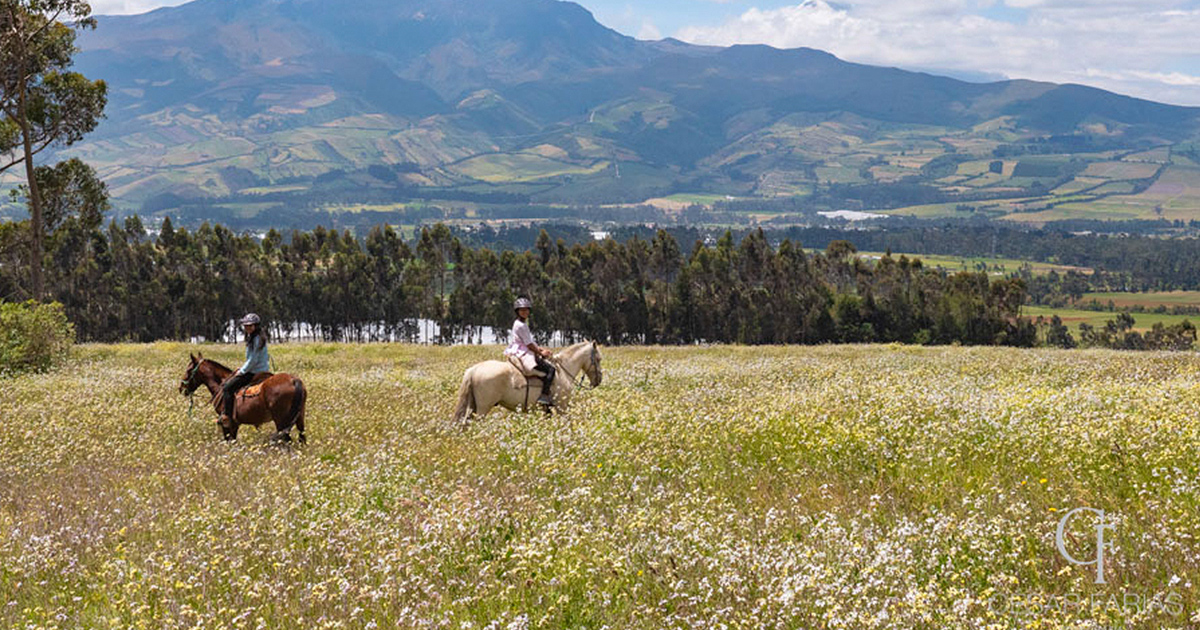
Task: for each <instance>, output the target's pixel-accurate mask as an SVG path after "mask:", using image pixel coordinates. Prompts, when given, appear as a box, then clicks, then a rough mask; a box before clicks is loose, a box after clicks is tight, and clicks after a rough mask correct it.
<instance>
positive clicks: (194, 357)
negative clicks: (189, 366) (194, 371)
mask: <svg viewBox="0 0 1200 630" xmlns="http://www.w3.org/2000/svg"><path fill="white" fill-rule="evenodd" d="M188 358H190V359H191V360H192V363H195V362H196V355H194V354H192V353H191V352H189V353H188Z"/></svg>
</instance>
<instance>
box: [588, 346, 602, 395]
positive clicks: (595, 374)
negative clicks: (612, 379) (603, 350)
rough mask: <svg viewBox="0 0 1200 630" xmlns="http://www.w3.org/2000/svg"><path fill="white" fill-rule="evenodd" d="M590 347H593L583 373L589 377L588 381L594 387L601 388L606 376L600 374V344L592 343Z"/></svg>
mask: <svg viewBox="0 0 1200 630" xmlns="http://www.w3.org/2000/svg"><path fill="white" fill-rule="evenodd" d="M588 345H589V346H591V347H590V349H589V353H590V356H589V358H588V360H587V362H586V363H584V364H583V371H584V373H585V374H587V375H588V380H589V381H591V382H592V387H600V380H601V379H602V378H603V377H604V374H602V373H601V372H600V344H598V343H596V342H595V341H592V342H590V343H589V344H588Z"/></svg>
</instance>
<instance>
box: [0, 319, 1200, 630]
mask: <svg viewBox="0 0 1200 630" xmlns="http://www.w3.org/2000/svg"><path fill="white" fill-rule="evenodd" d="M197 348H199V349H200V350H202V351H203V352H204V354H205V356H206V357H211V358H214V359H217V360H220V361H225V362H228V363H235V362H237V361H238V357H239V356H240V354H241V349H240V348H239V347H237V346H219V345H213V346H190V345H185V344H168V343H160V344H154V345H84V346H79V347H77V348H76V349H75V350H74V351H73V355H72V358H71V359H70V360H69V361H68V362H67V363H66V365H65V366H64V367H62V368H61V369H59V370H58V371H55V372H51V373H45V374H25V375H21V376H14V377H8V378H5V379H0V628H5V629H9V628H12V629H18V628H19V629H30V630H32V629H43V628H45V629H49V628H58V629H76V628H81V629H93V628H97V629H99V628H136V629H158V628H162V629H167V628H189V629H190V628H205V629H206V628H212V629H218V628H222V629H263V628H314V629H316V628H348V629H351V628H353V629H357V628H381V629H383V628H453V629H484V628H494V629H500V628H513V629H516V628H614V629H617V628H847V629H863V628H897V629H899V628H905V629H907V628H979V629H984V628H996V629H999V628H1038V629H1053V628H1108V627H1122V628H1179V629H1184V628H1195V627H1200V540H1198V539H1197V537H1198V536H1200V498H1198V497H1200V357H1198V356H1197V355H1195V354H1194V353H1153V352H1148V353H1121V352H1115V351H1107V350H1088V351H1060V350H1043V349H1039V350H1019V349H1010V348H959V347H936V348H931V347H905V346H879V345H866V346H823V347H754V348H750V347H705V348H700V347H684V348H603V349H602V352H603V370H604V382H603V384H602V385H601V386H600V387H598V388H595V389H585V390H583V391H580V392H578V393H577V395H576V397H575V399H574V401H573V404H572V407H571V409H570V411H569V413H566V414H559V415H553V416H549V417H546V416H543V415H541V414H525V415H520V414H513V413H508V412H504V411H498V412H493V413H492V414H491V415H489V416H487V417H486V418H483V419H480V420H477V421H476V422H474V423H472V424H471V425H469V426H467V427H465V428H464V427H461V426H458V425H455V424H453V423H452V422H451V421H450V417H451V414H452V410H453V406H454V402H455V392H456V390H457V387H458V385H459V381H460V379H461V376H462V373H463V370H464V369H465V368H467V367H468V366H469V365H471V364H473V363H475V362H476V361H480V360H483V359H487V358H493V357H495V356H496V355H498V353H499V348H497V347H451V348H446V347H427V346H416V345H399V344H396V345H389V344H377V345H335V344H293V345H280V346H278V347H276V348H275V349H274V351H273V355H274V359H275V361H276V363H277V367H278V370H279V371H286V372H289V373H293V374H295V375H297V376H300V377H301V378H303V379H304V382H305V383H306V385H307V386H308V390H309V400H308V413H307V417H308V438H309V442H308V444H307V445H305V446H295V445H290V446H276V445H272V444H271V443H269V441H268V439H267V438H268V436H269V434H270V431H269V427H264V428H263V430H262V431H261V432H256V431H255V430H254V429H253V428H248V429H246V430H243V431H242V433H241V437H240V440H239V441H238V442H237V443H233V444H227V443H225V442H223V441H222V440H221V437H220V431H219V429H218V427H217V426H216V423H215V415H214V414H213V412H212V409H211V408H210V407H209V406H208V404H207V403H208V400H207V395H206V394H205V393H204V392H203V390H201V392H200V393H198V394H197V397H196V400H195V403H196V404H195V407H194V409H192V410H191V412H189V401H188V399H187V398H185V397H184V396H182V395H181V394H180V393H179V392H178V389H177V388H178V384H179V381H180V379H181V378H182V377H183V376H184V370H185V368H186V367H187V363H188V353H189V352H194V351H196V350H197ZM1077 508H1089V510H1088V511H1079V510H1077ZM1100 511H1103V516H1100V515H1099V512H1100ZM1068 515H1070V517H1069V518H1065V517H1067V516H1068ZM1064 518H1065V520H1064ZM1064 551H1065V553H1064ZM1101 557H1102V561H1098V559H1100V558H1101ZM1076 562H1078V564H1076ZM1101 563H1102V564H1103V570H1102V571H1101V570H1100V567H1099V565H1100V564H1101Z"/></svg>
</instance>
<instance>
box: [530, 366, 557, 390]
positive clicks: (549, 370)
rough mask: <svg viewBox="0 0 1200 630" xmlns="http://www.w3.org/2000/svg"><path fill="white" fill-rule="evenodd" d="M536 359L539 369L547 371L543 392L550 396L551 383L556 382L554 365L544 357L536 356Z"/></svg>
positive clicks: (543, 382) (543, 381)
mask: <svg viewBox="0 0 1200 630" xmlns="http://www.w3.org/2000/svg"><path fill="white" fill-rule="evenodd" d="M534 360H536V361H537V369H539V370H541V371H542V372H545V373H546V376H545V378H543V379H542V393H543V394H545V395H547V396H549V395H550V384H551V383H553V382H554V366H553V365H550V362H549V361H547V360H545V359H543V358H542V357H534Z"/></svg>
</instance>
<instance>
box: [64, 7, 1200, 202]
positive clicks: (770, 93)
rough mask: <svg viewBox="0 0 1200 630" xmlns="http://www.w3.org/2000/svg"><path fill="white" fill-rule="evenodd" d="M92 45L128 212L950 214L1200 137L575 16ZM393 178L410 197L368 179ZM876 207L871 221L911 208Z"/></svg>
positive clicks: (101, 140)
mask: <svg viewBox="0 0 1200 630" xmlns="http://www.w3.org/2000/svg"><path fill="white" fill-rule="evenodd" d="M80 45H81V47H82V49H83V53H81V55H80V57H79V64H78V65H79V66H80V69H81V70H82V71H83V72H85V73H86V74H88V75H89V76H93V77H97V78H103V79H105V80H106V81H108V83H109V85H110V90H111V99H110V105H109V109H108V120H106V121H105V122H104V123H103V124H102V125H101V127H100V129H98V130H97V132H96V133H95V134H93V135H92V136H90V137H89V138H88V140H87V142H86V143H83V144H81V145H79V146H77V147H75V148H73V149H72V150H71V153H72V154H76V155H80V156H82V157H84V158H85V159H87V160H88V161H90V162H92V163H93V164H95V165H96V166H97V167H98V170H99V171H100V173H101V174H102V175H103V176H104V177H105V179H106V180H107V181H108V182H109V185H110V187H111V189H112V191H113V193H114V195H115V197H116V201H117V203H118V205H119V206H121V207H123V208H126V209H136V208H139V207H142V206H143V204H147V203H149V204H150V206H148V207H153V208H155V209H165V208H169V206H170V201H171V200H188V199H206V198H224V197H229V196H231V195H247V194H255V193H256V192H258V191H264V190H266V191H272V190H274V191H278V190H280V189H281V188H280V187H284V188H287V189H288V190H290V191H292V193H294V194H296V195H298V196H303V194H304V192H305V191H306V190H310V189H312V188H314V187H319V185H320V184H321V183H323V182H324V183H328V182H329V181H330V180H336V179H338V178H345V179H346V181H348V182H352V183H353V185H348V186H345V188H346V189H347V190H351V191H352V190H354V189H356V188H361V187H364V186H365V187H368V188H370V187H378V188H382V189H396V190H398V191H401V192H400V193H397V194H410V193H411V194H420V191H428V190H430V189H437V190H472V191H485V192H486V191H496V192H501V193H518V194H519V195H521V196H522V197H523V198H529V199H531V200H533V201H546V202H556V203H584V202H586V203H603V202H631V201H641V200H644V199H646V198H648V197H654V196H665V195H670V194H672V193H682V192H708V193H715V194H719V195H726V194H730V195H739V196H764V197H769V196H776V195H792V194H808V193H810V192H812V191H813V190H816V189H820V188H822V187H829V186H836V185H839V184H845V185H873V186H885V187H886V186H888V185H893V184H900V183H908V184H912V183H921V184H923V185H928V186H932V187H934V188H936V189H937V190H938V191H940V192H941V193H942V195H943V197H944V198H945V199H943V197H939V198H938V200H939V201H945V200H946V199H949V197H948V196H952V195H954V194H959V193H971V194H972V195H974V196H973V197H970V198H971V199H973V198H976V197H989V196H990V197H994V196H996V195H997V194H999V195H1001V196H1003V195H1008V196H1009V197H1011V196H1012V194H1011V193H1012V191H1013V190H1027V191H1029V190H1032V191H1033V192H1042V191H1041V190H1040V189H1033V188H1032V187H1033V185H1034V184H1035V183H1040V185H1041V186H1043V187H1047V186H1051V185H1053V186H1052V187H1058V186H1063V185H1065V184H1066V183H1067V181H1073V180H1074V177H1075V176H1076V175H1079V174H1080V173H1082V172H1083V171H1084V170H1086V167H1084V168H1082V169H1075V170H1074V171H1073V172H1071V173H1068V172H1067V171H1061V172H1060V171H1058V170H1055V171H1054V172H1053V173H1051V172H1050V171H1049V170H1045V169H1043V171H1041V172H1040V173H1044V175H1043V176H1042V177H1032V178H1030V177H1027V176H1026V177H1021V175H1022V173H1023V172H1026V174H1027V171H1028V168H1029V167H1026V169H1024V171H1018V172H1017V173H1016V175H1017V176H1014V175H1013V167H1014V166H1015V163H1016V161H1019V160H1017V158H1019V157H1020V156H1022V155H1025V156H1030V155H1035V154H1036V155H1056V156H1060V157H1062V158H1063V159H1062V160H1061V161H1062V162H1063V163H1070V162H1071V160H1072V157H1074V159H1075V160H1076V161H1083V162H1088V163H1091V162H1095V163H1103V162H1106V161H1112V160H1114V159H1115V160H1118V161H1119V160H1121V159H1122V157H1121V156H1123V155H1127V154H1131V153H1134V152H1137V151H1144V150H1149V149H1153V148H1155V147H1174V148H1173V149H1171V148H1168V149H1167V151H1168V154H1167V158H1166V161H1165V162H1163V163H1164V164H1172V165H1175V166H1186V165H1185V164H1183V163H1182V162H1180V161H1179V160H1184V159H1186V158H1184V157H1182V156H1184V155H1185V154H1186V153H1187V151H1188V150H1189V149H1188V147H1190V146H1191V145H1189V144H1187V142H1188V141H1189V140H1191V139H1193V138H1195V137H1197V135H1198V130H1200V109H1196V108H1182V107H1173V106H1168V105H1161V104H1157V103H1152V102H1148V101H1143V100H1139V99H1133V98H1129V97H1124V96H1119V95H1116V94H1111V93H1108V92H1104V91H1101V90H1096V89H1092V88H1087V87H1083V86H1075V85H1065V86H1060V85H1054V84H1049V83H1037V82H1031V81H1004V82H997V83H986V84H981V83H967V82H963V81H958V80H954V79H949V78H944V77H938V76H933V75H929V74H924V73H916V72H907V71H904V70H899V69H895V68H880V67H873V66H866V65H861V64H853V63H847V62H844V61H841V60H839V59H837V58H836V57H834V56H832V55H829V54H827V53H823V52H820V51H815V50H809V49H796V50H777V49H773V48H769V47H765V46H735V47H731V48H715V47H700V46H691V45H688V44H684V43H682V42H677V41H673V40H664V41H661V42H643V41H636V40H633V39H631V38H628V37H625V36H622V35H620V34H618V33H616V32H614V31H612V30H610V29H608V28H605V27H604V26H602V25H600V24H598V23H597V22H596V21H595V20H594V19H593V18H592V16H591V15H590V14H589V13H588V12H587V11H586V10H584V9H583V8H582V7H579V6H578V5H575V4H572V3H567V2H558V1H555V0H494V1H490V2H474V1H470V0H399V1H391V0H360V1H358V2H351V1H350V0H324V1H320V2H318V1H316V0H246V1H235V0H196V1H195V2H192V3H190V4H186V5H182V6H179V7H175V8H168V9H159V10H157V11H153V12H151V13H148V14H145V15H140V16H130V17H102V18H101V20H100V27H99V28H98V29H97V30H96V31H94V32H91V33H87V34H86V35H85V36H83V37H82V38H81V39H80ZM995 159H1002V160H1003V159H1008V160H1012V161H1014V163H1013V164H1010V165H1009V167H1008V174H1007V175H1005V174H1004V172H1003V170H1002V172H1001V173H995V174H992V175H996V176H995V177H990V176H984V174H983V173H979V174H974V171H973V170H972V169H975V170H979V169H978V166H979V163H980V162H982V163H983V170H985V171H986V170H987V168H988V166H989V164H988V162H990V161H992V160H995ZM380 165H383V166H386V167H388V168H390V169H392V170H393V171H394V172H395V177H392V176H388V177H385V178H382V179H380V178H371V177H365V176H361V175H356V173H365V172H367V171H368V170H369V169H370V168H371V167H372V166H375V167H378V166H380ZM1068 170H1070V169H1068ZM1181 172H1184V171H1181ZM960 173H961V174H962V177H959V175H960ZM968 175H970V181H965V182H964V181H960V180H962V179H965V178H967V176H968ZM975 175H979V176H975ZM1068 175H1069V176H1070V177H1067V176H1068ZM1064 177H1067V179H1066V180H1064ZM318 178H323V179H321V180H318ZM956 178H957V179H956ZM1135 179H1136V178H1135ZM1185 179H1186V177H1185ZM1060 180H1064V181H1060ZM1108 181H1109V180H1108V179H1105V180H1104V181H1103V182H1094V183H1097V187H1094V188H1092V190H1093V191H1095V190H1099V185H1100V184H1103V183H1107V182H1108ZM1083 183H1091V180H1086V179H1085V180H1084V181H1083ZM1135 187H1137V186H1136V185H1135ZM1087 188H1088V187H1087V186H1081V187H1080V188H1079V190H1085V189H1087ZM1185 188H1186V186H1185ZM1143 190H1144V188H1143ZM405 191H407V192H405ZM414 191H415V192H414ZM1101 192H1104V191H1101ZM1119 192H1120V191H1119V190H1118V189H1115V188H1114V189H1112V190H1109V191H1108V194H1106V195H1105V196H1104V197H1102V198H1103V199H1108V198H1110V197H1112V196H1113V195H1114V194H1116V193H1119ZM1130 192H1132V189H1131V191H1130ZM348 194H349V193H348ZM860 196H863V197H866V199H865V200H859V201H857V202H854V203H852V204H850V205H857V206H862V207H885V208H889V209H895V208H894V206H895V205H896V204H895V203H891V202H888V203H882V204H881V203H879V202H878V201H873V199H876V197H878V196H877V195H860ZM1096 196H1097V195H1093V197H1096ZM885 197H886V195H885ZM946 202H947V203H948V201H946ZM1072 203H1084V204H1086V203H1090V201H1089V200H1088V198H1087V195H1086V194H1085V195H1084V198H1081V199H1076V200H1073V201H1072ZM1182 214H1187V212H1186V211H1185V212H1182ZM1196 214H1197V216H1198V217H1200V209H1197V213H1196Z"/></svg>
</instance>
